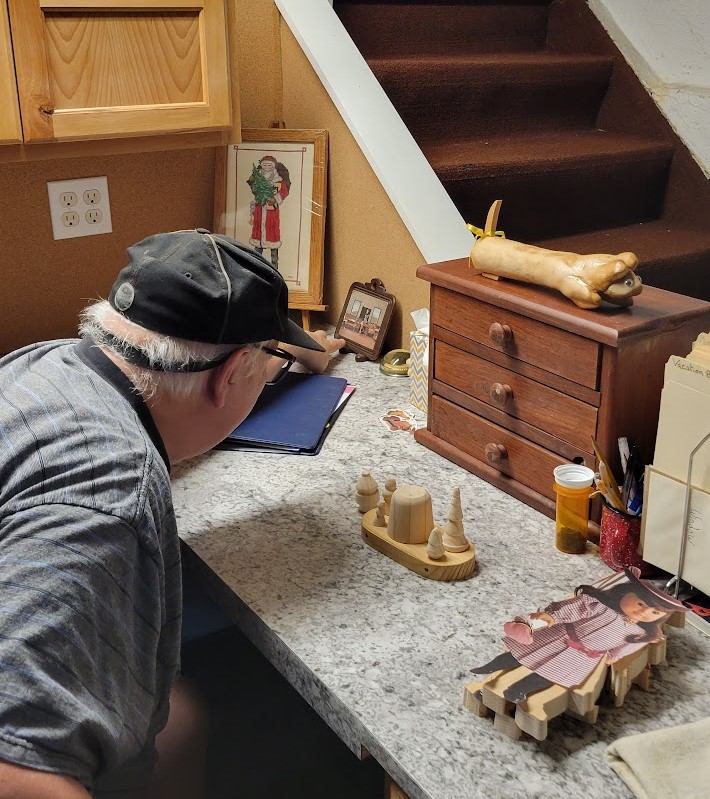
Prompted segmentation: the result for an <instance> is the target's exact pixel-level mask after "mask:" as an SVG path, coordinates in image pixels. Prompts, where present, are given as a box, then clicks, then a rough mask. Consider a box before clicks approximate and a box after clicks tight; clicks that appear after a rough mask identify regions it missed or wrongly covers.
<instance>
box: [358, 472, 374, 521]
mask: <svg viewBox="0 0 710 799" xmlns="http://www.w3.org/2000/svg"><path fill="white" fill-rule="evenodd" d="M379 500H380V490H379V489H378V487H377V483H376V482H375V480H374V478H373V477H372V475H371V474H370V472H363V473H362V474H361V475H360V478H359V479H358V481H357V483H355V501H356V502H357V507H358V510H359V511H360V513H367V511H369V510H372V509H373V508H376V507H377V503H378V502H379Z"/></svg>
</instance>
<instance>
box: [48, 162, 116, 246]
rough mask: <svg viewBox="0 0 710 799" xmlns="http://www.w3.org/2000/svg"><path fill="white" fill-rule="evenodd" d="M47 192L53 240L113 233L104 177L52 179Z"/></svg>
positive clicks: (106, 182) (106, 184)
mask: <svg viewBox="0 0 710 799" xmlns="http://www.w3.org/2000/svg"><path fill="white" fill-rule="evenodd" d="M47 193H48V195H49V215H50V217H51V219H52V232H53V234H54V238H55V239H69V238H73V237H75V236H95V235H97V234H99V233H111V232H113V227H112V226H111V208H110V206H109V200H108V181H107V179H106V178H105V177H96V178H76V179H74V180H54V181H51V182H49V183H47Z"/></svg>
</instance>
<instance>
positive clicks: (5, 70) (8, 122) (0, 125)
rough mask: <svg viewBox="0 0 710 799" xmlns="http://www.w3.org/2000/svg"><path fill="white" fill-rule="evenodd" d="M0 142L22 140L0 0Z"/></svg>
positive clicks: (4, 12) (1, 0)
mask: <svg viewBox="0 0 710 799" xmlns="http://www.w3.org/2000/svg"><path fill="white" fill-rule="evenodd" d="M0 40H1V41H2V49H1V50H0V108H1V109H2V113H1V114H0V144H12V143H17V142H21V141H22V127H21V125H20V107H19V105H18V102H17V87H16V85H15V63H14V61H13V59H12V42H11V39H10V24H9V20H8V16H7V6H6V5H5V2H4V0H0Z"/></svg>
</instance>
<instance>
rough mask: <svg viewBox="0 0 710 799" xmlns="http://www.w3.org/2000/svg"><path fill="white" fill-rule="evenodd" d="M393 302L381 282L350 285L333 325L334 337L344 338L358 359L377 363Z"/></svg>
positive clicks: (372, 281) (375, 279)
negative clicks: (336, 322)
mask: <svg viewBox="0 0 710 799" xmlns="http://www.w3.org/2000/svg"><path fill="white" fill-rule="evenodd" d="M395 303H396V300H395V298H394V295H392V294H388V293H387V292H386V291H385V285H384V283H383V282H382V281H381V280H379V279H378V278H376V277H375V278H372V280H371V281H370V282H369V283H357V282H356V283H352V284H351V286H350V288H349V289H348V294H347V296H346V298H345V303H344V304H343V310H342V311H341V312H340V318H339V319H338V324H337V325H336V326H335V337H336V338H344V339H345V341H346V344H347V348H348V349H349V350H352V351H353V352H355V353H356V354H357V355H358V359H359V360H365V359H367V360H370V361H374V360H377V358H378V356H379V354H380V351H381V350H382V345H383V344H384V341H385V336H386V335H387V329H388V328H389V324H390V319H391V318H392V311H393V310H394V306H395Z"/></svg>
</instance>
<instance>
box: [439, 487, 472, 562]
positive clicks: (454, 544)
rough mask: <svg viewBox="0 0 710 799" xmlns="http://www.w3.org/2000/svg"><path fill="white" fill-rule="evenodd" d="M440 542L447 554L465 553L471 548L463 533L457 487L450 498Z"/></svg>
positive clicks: (461, 512)
mask: <svg viewBox="0 0 710 799" xmlns="http://www.w3.org/2000/svg"><path fill="white" fill-rule="evenodd" d="M442 541H443V544H444V549H445V550H446V551H447V552H465V551H466V550H467V549H468V548H469V547H470V546H471V544H470V543H469V541H468V539H467V538H466V536H465V534H464V531H463V511H462V510H461V490H460V489H459V487H458V486H456V488H454V492H453V495H452V497H451V505H450V507H449V515H448V517H447V519H446V525H445V527H444V535H443V537H442Z"/></svg>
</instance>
